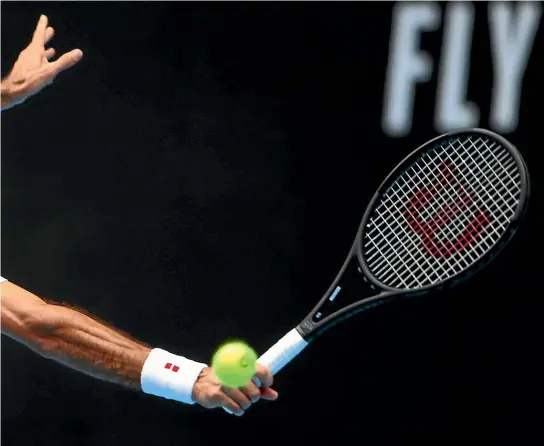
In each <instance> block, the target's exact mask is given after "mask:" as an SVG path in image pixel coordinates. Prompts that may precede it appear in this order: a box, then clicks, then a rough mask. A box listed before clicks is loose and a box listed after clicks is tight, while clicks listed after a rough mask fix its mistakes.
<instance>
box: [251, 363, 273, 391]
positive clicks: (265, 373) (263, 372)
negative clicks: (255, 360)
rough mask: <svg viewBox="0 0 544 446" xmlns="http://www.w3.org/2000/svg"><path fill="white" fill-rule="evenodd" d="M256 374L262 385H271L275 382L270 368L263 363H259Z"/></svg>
mask: <svg viewBox="0 0 544 446" xmlns="http://www.w3.org/2000/svg"><path fill="white" fill-rule="evenodd" d="M255 376H256V377H257V378H258V379H259V381H260V382H261V386H262V387H270V386H272V384H274V377H273V376H272V373H271V372H270V369H269V368H268V367H266V366H264V365H262V364H257V371H256V372H255Z"/></svg>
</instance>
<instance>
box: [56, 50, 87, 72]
mask: <svg viewBox="0 0 544 446" xmlns="http://www.w3.org/2000/svg"><path fill="white" fill-rule="evenodd" d="M82 57H83V51H81V50H72V51H70V52H68V53H65V54H63V55H62V56H60V57H59V58H58V59H57V60H55V61H54V62H51V63H50V64H49V72H50V74H51V75H53V76H56V75H57V74H59V73H61V72H62V71H64V70H67V69H68V68H70V67H73V66H74V65H75V64H76V63H78V62H79V61H80V60H81V58H82Z"/></svg>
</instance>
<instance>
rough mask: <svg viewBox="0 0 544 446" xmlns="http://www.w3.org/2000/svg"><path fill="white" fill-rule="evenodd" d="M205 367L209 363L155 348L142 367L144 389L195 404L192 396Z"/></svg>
mask: <svg viewBox="0 0 544 446" xmlns="http://www.w3.org/2000/svg"><path fill="white" fill-rule="evenodd" d="M204 367H207V365H206V364H202V363H200V362H195V361H191V360H190V359H187V358H184V357H183V356H177V355H173V354H172V353H168V352H167V351H166V350H161V349H160V348H155V349H153V350H151V353H150V354H149V356H148V357H147V359H146V361H145V363H144V367H143V369H142V376H141V380H140V382H141V386H142V390H143V392H145V393H149V394H151V395H155V396H160V397H162V398H166V399H169V400H176V401H180V402H182V403H185V404H194V401H193V398H192V396H191V395H192V393H193V387H194V385H195V382H196V380H197V379H198V376H199V375H200V372H201V371H202V369H203V368H204Z"/></svg>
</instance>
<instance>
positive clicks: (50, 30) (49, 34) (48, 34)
mask: <svg viewBox="0 0 544 446" xmlns="http://www.w3.org/2000/svg"><path fill="white" fill-rule="evenodd" d="M54 35H55V30H54V29H53V28H51V27H50V26H48V27H47V28H46V29H45V39H44V43H47V42H49V41H50V40H51V39H52V38H53V36H54Z"/></svg>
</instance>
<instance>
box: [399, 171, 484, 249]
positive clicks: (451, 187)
mask: <svg viewBox="0 0 544 446" xmlns="http://www.w3.org/2000/svg"><path fill="white" fill-rule="evenodd" d="M456 173H457V172H456V170H455V167H454V166H452V165H450V164H447V163H445V162H442V164H441V167H440V169H439V171H438V174H436V175H433V177H434V178H435V180H434V182H431V184H427V185H425V186H423V187H421V188H420V189H418V190H417V191H416V192H414V193H413V194H412V195H411V196H410V199H409V200H408V204H407V205H406V209H405V211H404V217H405V219H406V222H407V223H408V226H409V227H410V229H411V230H412V231H413V232H415V233H416V234H418V235H419V236H420V237H421V243H422V244H423V247H424V248H425V250H426V251H427V253H429V255H431V256H432V257H441V258H443V259H447V258H448V257H450V256H451V255H453V254H455V253H458V252H460V251H463V250H464V249H466V248H467V247H468V246H469V245H470V244H471V243H472V242H473V241H474V240H475V239H476V238H477V237H478V235H479V234H480V232H481V231H482V230H483V229H484V228H485V227H486V226H487V225H488V224H489V222H490V219H489V217H488V216H487V214H486V213H485V212H484V211H481V210H477V211H476V212H475V214H474V216H473V217H472V218H471V219H470V221H468V223H466V224H465V227H464V229H463V230H462V231H461V234H460V235H459V236H458V237H457V238H456V239H455V240H446V241H440V240H438V238H437V237H436V236H437V232H438V231H439V230H440V229H441V228H444V227H445V226H446V225H448V224H449V223H452V222H453V220H454V219H455V217H457V216H458V215H459V214H460V213H462V212H463V211H464V210H466V209H467V208H468V207H469V206H470V205H471V204H472V203H473V202H474V200H473V198H472V196H471V195H470V194H469V193H468V192H467V191H466V190H465V188H464V187H463V186H462V185H461V184H460V183H459V181H458V179H457V175H456ZM448 191H450V192H449V193H448ZM441 193H444V195H447V196H448V198H449V200H450V201H446V200H441V201H444V204H443V205H441V206H440V207H439V209H438V210H437V211H436V212H435V213H434V214H433V215H431V216H429V217H428V218H426V219H425V220H423V219H422V218H421V213H422V211H423V210H425V209H428V207H429V206H432V204H433V203H435V204H436V200H437V199H440V198H441V196H440V194H441ZM457 221H458V222H459V223H461V224H462V221H461V219H460V218H458V219H457ZM454 225H455V222H454ZM455 226H457V230H456V232H457V231H458V230H459V229H460V228H458V226H459V225H458V224H457V225H455Z"/></svg>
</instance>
